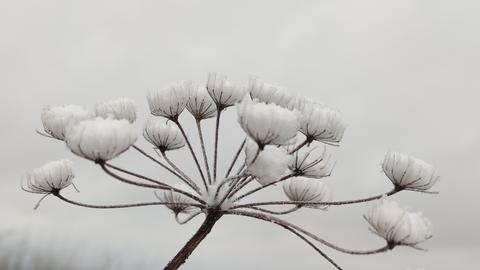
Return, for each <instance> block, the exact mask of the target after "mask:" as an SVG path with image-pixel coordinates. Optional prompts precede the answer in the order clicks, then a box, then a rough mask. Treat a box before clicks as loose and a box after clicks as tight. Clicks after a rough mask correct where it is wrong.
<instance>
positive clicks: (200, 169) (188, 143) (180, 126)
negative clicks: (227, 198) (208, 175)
mask: <svg viewBox="0 0 480 270" xmlns="http://www.w3.org/2000/svg"><path fill="white" fill-rule="evenodd" d="M172 121H173V122H174V123H175V124H177V126H178V128H179V129H180V132H181V133H182V135H183V138H184V139H185V142H186V143H187V146H188V149H189V150H190V153H191V154H192V157H193V161H195V164H196V165H197V169H198V172H199V173H200V176H201V177H202V181H203V185H204V186H205V190H207V192H208V185H207V181H206V180H205V176H204V175H203V170H202V167H201V166H200V163H199V162H198V159H197V155H196V154H195V151H193V147H192V144H191V143H190V140H189V139H188V137H187V134H186V133H185V130H184V129H183V127H182V125H181V124H180V122H179V121H178V119H173V120H172Z"/></svg>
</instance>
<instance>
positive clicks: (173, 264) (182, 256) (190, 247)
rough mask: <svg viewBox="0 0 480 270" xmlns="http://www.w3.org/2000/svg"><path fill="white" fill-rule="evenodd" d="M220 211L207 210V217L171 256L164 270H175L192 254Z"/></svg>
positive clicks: (215, 220)
mask: <svg viewBox="0 0 480 270" xmlns="http://www.w3.org/2000/svg"><path fill="white" fill-rule="evenodd" d="M221 216H222V213H221V212H220V211H218V210H209V212H208V213H207V217H206V218H205V220H204V221H203V223H202V225H201V226H200V228H198V230H197V232H196V233H195V234H194V235H193V236H192V238H190V240H188V242H187V243H186V244H185V246H184V247H183V248H182V249H181V250H180V251H179V252H178V253H177V255H175V257H173V259H172V260H171V261H170V262H169V263H168V264H167V266H165V268H164V270H176V269H178V268H179V267H180V266H181V265H182V264H184V263H185V261H186V260H187V259H188V257H189V256H190V255H191V254H192V252H193V251H194V250H195V249H196V248H197V247H198V245H199V244H200V242H202V240H203V239H205V237H206V236H207V235H208V234H209V233H210V231H211V230H212V228H213V225H215V223H216V222H217V221H218V220H219V219H220V217H221Z"/></svg>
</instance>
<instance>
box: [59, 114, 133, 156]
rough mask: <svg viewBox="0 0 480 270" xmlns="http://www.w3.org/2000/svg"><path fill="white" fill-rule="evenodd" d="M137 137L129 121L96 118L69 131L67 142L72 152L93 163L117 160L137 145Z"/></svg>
mask: <svg viewBox="0 0 480 270" xmlns="http://www.w3.org/2000/svg"><path fill="white" fill-rule="evenodd" d="M136 139H137V136H136V134H135V132H134V130H133V126H132V124H130V123H129V122H128V121H127V120H114V119H103V118H99V117H97V118H95V119H92V120H84V121H82V122H80V123H78V124H77V125H75V126H73V127H71V128H69V129H68V131H67V134H66V136H65V142H66V143H67V146H68V148H70V150H71V151H72V152H73V153H74V154H76V155H78V156H81V157H84V158H86V159H90V160H93V161H107V160H110V159H113V158H115V157H116V156H118V155H120V154H121V153H123V152H124V151H126V150H127V149H128V148H129V147H130V146H131V145H133V144H134V143H135V141H136Z"/></svg>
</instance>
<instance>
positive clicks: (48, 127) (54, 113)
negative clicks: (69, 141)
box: [41, 105, 93, 140]
mask: <svg viewBox="0 0 480 270" xmlns="http://www.w3.org/2000/svg"><path fill="white" fill-rule="evenodd" d="M92 116H93V114H92V113H91V112H89V111H87V110H85V109H84V108H83V107H81V106H77V105H66V106H56V107H46V108H44V109H43V110H42V116H41V118H42V123H43V129H44V130H45V132H46V133H48V134H49V135H50V136H52V137H54V138H55V139H59V140H64V139H65V133H66V131H67V129H68V127H70V126H71V125H74V124H76V123H78V122H80V121H82V120H85V119H88V118H91V117H92Z"/></svg>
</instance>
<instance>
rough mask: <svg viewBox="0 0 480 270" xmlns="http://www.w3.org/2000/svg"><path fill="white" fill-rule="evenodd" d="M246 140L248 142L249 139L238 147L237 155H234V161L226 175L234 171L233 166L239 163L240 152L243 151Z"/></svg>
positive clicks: (245, 140)
mask: <svg viewBox="0 0 480 270" xmlns="http://www.w3.org/2000/svg"><path fill="white" fill-rule="evenodd" d="M246 142H247V139H244V140H243V142H242V144H241V145H240V147H239V148H238V150H237V152H236V153H235V156H234V157H233V161H232V163H231V164H230V167H228V170H227V173H226V174H225V177H228V176H229V175H230V172H232V169H233V166H235V163H237V160H238V157H239V156H240V153H242V150H243V148H244V147H245V143H246Z"/></svg>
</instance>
